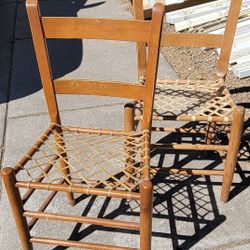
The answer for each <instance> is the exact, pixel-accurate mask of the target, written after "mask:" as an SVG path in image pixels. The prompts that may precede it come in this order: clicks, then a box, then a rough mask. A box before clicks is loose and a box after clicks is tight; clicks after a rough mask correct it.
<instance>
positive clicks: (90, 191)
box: [16, 181, 140, 200]
mask: <svg viewBox="0 0 250 250" xmlns="http://www.w3.org/2000/svg"><path fill="white" fill-rule="evenodd" d="M16 187H18V188H26V189H27V188H32V189H41V190H55V191H63V192H73V193H80V194H86V195H96V196H106V197H114V198H120V199H131V200H139V199H140V194H138V193H137V192H130V193H128V192H127V191H120V190H107V189H101V188H83V187H79V186H77V185H76V186H75V185H67V184H62V185H61V184H48V183H40V182H30V183H29V182H25V181H18V182H17V183H16Z"/></svg>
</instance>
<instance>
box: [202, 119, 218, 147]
mask: <svg viewBox="0 0 250 250" xmlns="http://www.w3.org/2000/svg"><path fill="white" fill-rule="evenodd" d="M215 128H216V122H209V123H208V129H207V134H206V139H205V143H206V144H208V145H211V144H212V142H213V137H214V131H215Z"/></svg>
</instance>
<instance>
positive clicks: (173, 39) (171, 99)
mask: <svg viewBox="0 0 250 250" xmlns="http://www.w3.org/2000/svg"><path fill="white" fill-rule="evenodd" d="M241 2H242V1H241V0H231V3H230V9H229V14H228V19H227V23H226V29H225V33H224V35H214V34H197V33H196V34H194V33H193V34H192V33H166V32H163V34H162V41H161V46H162V47H207V48H220V49H221V53H220V56H219V58H218V62H217V67H216V72H215V74H216V80H209V79H207V80H186V79H184V80H183V79H178V80H169V79H164V80H157V85H156V96H155V101H154V113H153V120H156V121H165V120H172V121H185V122H197V123H205V124H207V125H206V127H205V128H204V129H197V128H196V129H188V128H184V127H179V128H169V127H167V128H166V127H153V128H152V129H153V131H159V132H171V133H179V134H182V133H188V134H193V135H194V134H201V135H202V134H203V135H204V137H205V140H204V143H203V144H201V143H199V144H196V143H195V144H190V143H185V144H184V143H181V144H176V143H171V144H165V143H156V144H152V145H151V147H152V148H158V149H159V148H160V149H166V148H167V149H174V150H208V151H209V150H210V151H218V152H226V160H225V165H224V170H205V169H203V170H202V169H200V170H199V169H188V170H187V169H183V170H181V169H179V168H171V169H165V170H167V172H169V171H170V172H171V173H172V174H192V175H219V176H223V182H222V191H221V200H222V201H224V202H227V201H228V198H229V192H230V188H231V185H232V180H233V175H234V171H235V165H236V160H237V154H238V150H239V145H240V140H241V135H242V128H243V121H244V108H243V107H239V106H237V105H236V104H235V102H234V100H233V99H232V97H231V95H230V92H229V90H228V89H227V87H226V85H225V78H226V75H227V71H228V65H229V58H230V53H231V48H232V44H233V38H234V34H235V30H236V26H237V21H238V16H239V13H240V8H241ZM133 8H134V15H135V18H136V19H140V20H143V19H144V16H143V2H142V0H138V1H133ZM137 50H138V70H139V75H138V76H139V78H140V80H141V82H142V83H143V82H144V75H145V69H146V60H145V58H146V45H145V43H141V42H140V43H138V44H137ZM193 70H194V71H195V69H193ZM135 106H136V108H137V109H139V110H141V109H142V107H143V105H142V103H141V102H136V105H135ZM140 119H141V117H140V113H139V114H137V115H136V116H135V120H140ZM216 124H217V128H219V127H222V126H225V127H226V130H224V132H226V133H227V135H228V138H229V140H228V144H227V145H218V144H217V143H216V144H215V138H216ZM161 171H163V170H161ZM163 172H164V171H163Z"/></svg>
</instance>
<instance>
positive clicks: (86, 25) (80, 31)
mask: <svg viewBox="0 0 250 250" xmlns="http://www.w3.org/2000/svg"><path fill="white" fill-rule="evenodd" d="M42 24H43V29H44V34H45V37H46V38H60V39H63V38H65V39H84V38H85V39H105V40H123V41H135V42H148V39H149V34H150V22H149V21H141V20H129V21H128V20H121V19H120V20H117V19H116V20H114V19H85V18H84V19H83V18H75V17H42Z"/></svg>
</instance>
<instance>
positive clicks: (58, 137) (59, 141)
mask: <svg viewBox="0 0 250 250" xmlns="http://www.w3.org/2000/svg"><path fill="white" fill-rule="evenodd" d="M55 143H56V147H57V152H58V154H59V155H60V159H59V164H60V168H61V171H62V173H63V175H64V176H65V177H66V179H68V180H71V176H70V169H69V166H68V164H67V163H66V160H67V153H66V149H65V142H64V138H63V134H62V129H61V128H60V127H56V133H55ZM69 184H70V183H69ZM66 197H67V200H68V203H69V204H70V205H71V206H73V205H75V199H74V194H73V193H72V192H66Z"/></svg>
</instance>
